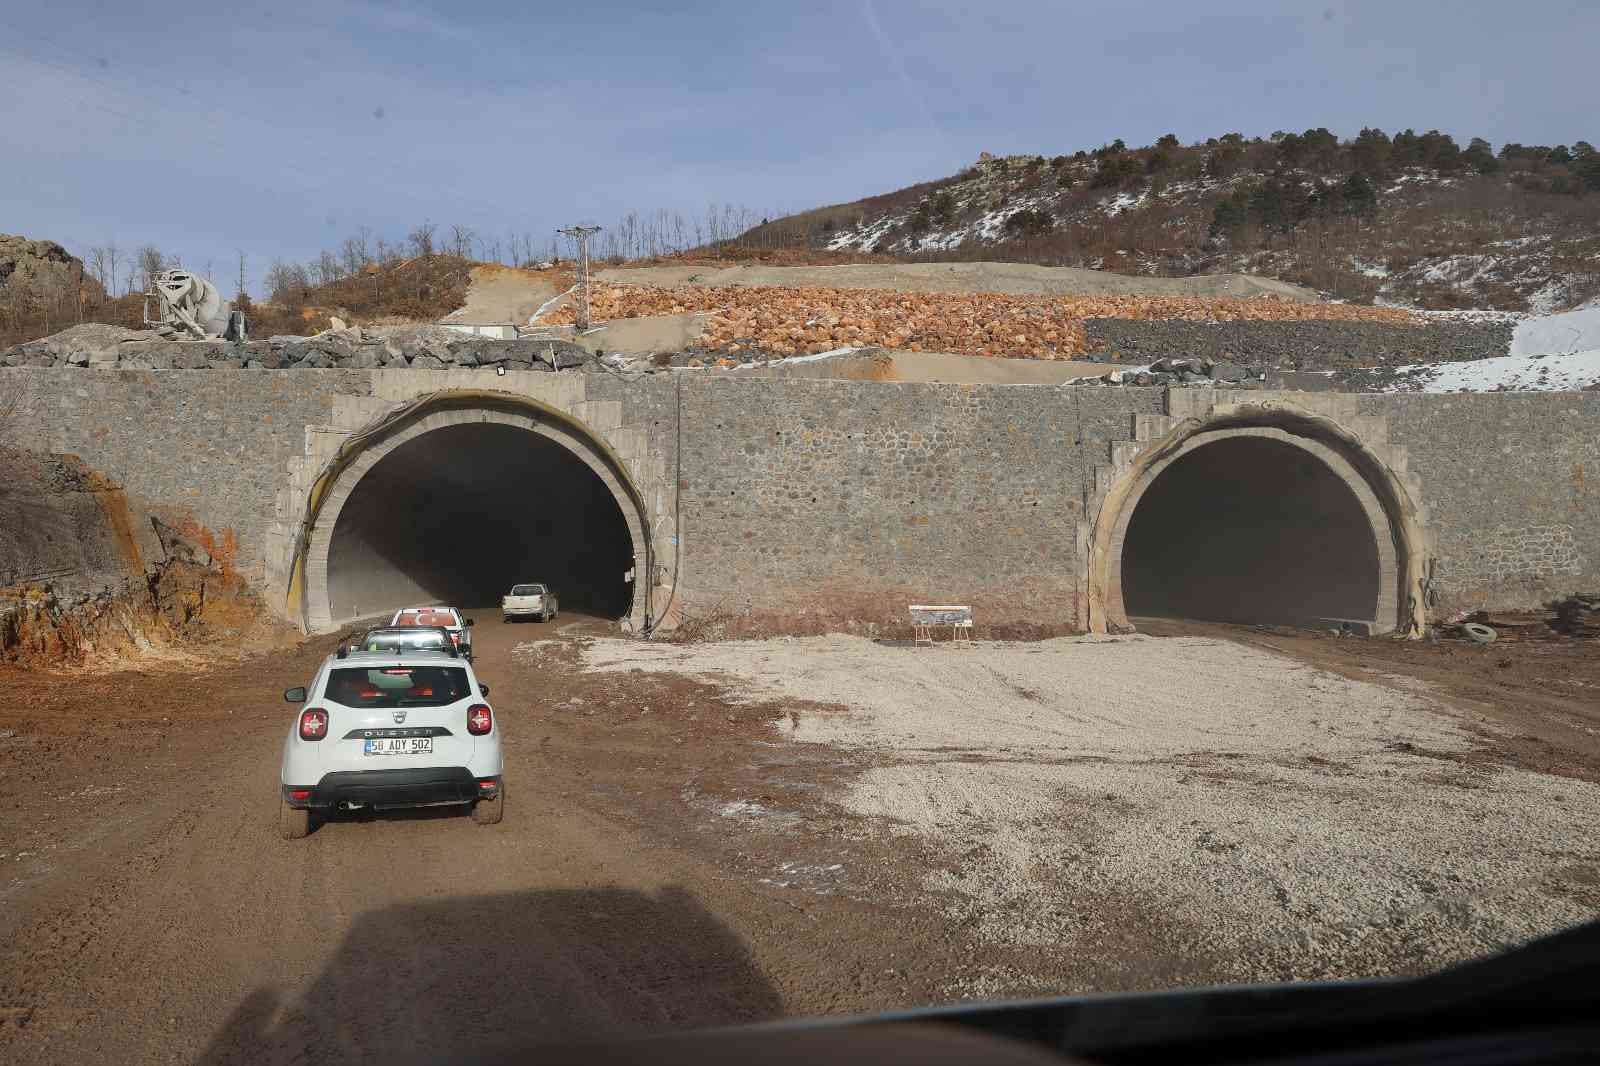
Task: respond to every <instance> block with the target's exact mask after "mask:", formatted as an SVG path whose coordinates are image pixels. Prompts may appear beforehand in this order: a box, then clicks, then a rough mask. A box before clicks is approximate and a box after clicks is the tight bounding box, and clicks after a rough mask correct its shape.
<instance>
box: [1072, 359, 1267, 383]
mask: <svg viewBox="0 0 1600 1066" xmlns="http://www.w3.org/2000/svg"><path fill="white" fill-rule="evenodd" d="M1266 381H1267V368H1266V367H1263V366H1250V367H1246V366H1240V365H1239V364H1238V363H1228V362H1218V361H1217V360H1215V359H1211V358H1201V359H1157V360H1156V361H1155V362H1153V363H1151V364H1150V365H1149V366H1138V367H1119V368H1117V369H1115V370H1108V371H1107V372H1106V373H1104V374H1101V375H1100V376H1099V377H1090V378H1074V379H1073V380H1072V381H1071V382H1069V384H1072V385H1206V386H1209V387H1211V388H1222V389H1260V388H1264V387H1265V386H1266Z"/></svg>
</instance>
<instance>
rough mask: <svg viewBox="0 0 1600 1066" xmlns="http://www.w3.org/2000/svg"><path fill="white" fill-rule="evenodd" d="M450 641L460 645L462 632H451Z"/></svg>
mask: <svg viewBox="0 0 1600 1066" xmlns="http://www.w3.org/2000/svg"><path fill="white" fill-rule="evenodd" d="M450 643H452V644H456V645H459V644H460V643H461V634H460V633H451V634H450Z"/></svg>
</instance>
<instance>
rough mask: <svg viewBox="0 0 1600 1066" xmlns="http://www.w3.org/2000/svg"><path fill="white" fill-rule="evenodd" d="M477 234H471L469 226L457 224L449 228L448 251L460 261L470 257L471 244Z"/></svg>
mask: <svg viewBox="0 0 1600 1066" xmlns="http://www.w3.org/2000/svg"><path fill="white" fill-rule="evenodd" d="M476 237H477V234H476V233H474V232H472V227H471V226H464V225H462V224H461V223H459V222H457V223H456V224H455V225H453V226H451V227H450V250H451V251H452V252H454V253H455V254H456V255H458V256H460V257H461V258H462V259H467V258H469V257H471V255H472V242H473V239H474V238H476Z"/></svg>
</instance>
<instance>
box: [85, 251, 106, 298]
mask: <svg viewBox="0 0 1600 1066" xmlns="http://www.w3.org/2000/svg"><path fill="white" fill-rule="evenodd" d="M89 272H90V273H91V274H93V275H94V280H96V281H98V282H99V283H100V287H101V288H102V289H104V288H105V287H106V249H105V248H104V247H103V246H101V245H96V246H94V247H93V248H90V249H89ZM109 291H110V290H107V292H109Z"/></svg>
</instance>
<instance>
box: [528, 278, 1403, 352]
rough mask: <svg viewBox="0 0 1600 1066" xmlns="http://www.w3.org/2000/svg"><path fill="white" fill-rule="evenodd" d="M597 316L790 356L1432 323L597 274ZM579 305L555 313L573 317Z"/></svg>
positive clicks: (1177, 304)
mask: <svg viewBox="0 0 1600 1066" xmlns="http://www.w3.org/2000/svg"><path fill="white" fill-rule="evenodd" d="M590 302H591V308H592V314H593V317H594V318H595V319H596V320H602V321H605V320H616V319H626V318H639V317H644V316H647V315H681V314H688V313H691V312H704V313H706V314H707V315H708V316H709V317H708V319H707V321H706V325H705V333H704V336H703V338H702V343H703V344H704V345H705V346H706V347H707V348H708V349H710V350H716V351H721V352H723V353H724V354H728V355H735V354H736V353H737V352H740V351H743V350H744V349H746V348H748V347H754V348H757V349H759V350H761V351H764V352H771V353H774V354H778V355H796V354H802V353H812V352H819V351H824V350H827V349H832V348H837V347H841V346H845V345H850V346H857V347H862V346H881V347H884V348H888V349H891V350H896V349H900V350H908V351H928V352H949V353H952V354H959V355H987V356H1025V357H1032V358H1038V359H1069V358H1076V357H1079V356H1083V355H1085V354H1087V353H1088V352H1089V351H1090V347H1091V345H1090V343H1089V340H1088V336H1087V334H1086V332H1085V321H1086V320H1088V319H1092V318H1119V319H1151V320H1184V321H1198V322H1213V321H1228V322H1233V321H1308V320H1315V321H1327V322H1383V323H1391V324H1394V325H1396V326H1408V325H1409V326H1420V322H1421V320H1420V319H1419V318H1418V317H1417V316H1415V315H1413V314H1411V313H1410V312H1408V311H1403V310H1399V309H1396V308H1387V307H1361V306H1357V305H1354V304H1319V303H1301V302H1297V301H1290V300H1279V299H1251V300H1241V299H1218V298H1209V297H1189V296H1112V295H1100V296H1018V295H1009V294H1003V293H946V292H901V291H898V290H893V289H838V288H818V287H796V288H787V287H776V286H736V287H717V288H713V287H709V286H704V285H681V286H676V287H665V288H659V287H649V286H643V285H619V284H610V283H605V282H597V283H596V284H595V285H594V288H593V292H592V294H591V297H590ZM573 314H574V311H573V309H572V308H559V309H557V310H555V311H553V312H551V313H550V315H549V316H547V317H548V318H549V320H550V321H552V322H564V323H570V322H571V321H572V320H573Z"/></svg>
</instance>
